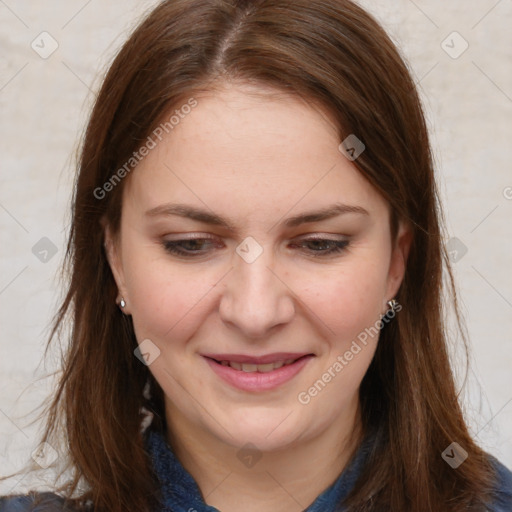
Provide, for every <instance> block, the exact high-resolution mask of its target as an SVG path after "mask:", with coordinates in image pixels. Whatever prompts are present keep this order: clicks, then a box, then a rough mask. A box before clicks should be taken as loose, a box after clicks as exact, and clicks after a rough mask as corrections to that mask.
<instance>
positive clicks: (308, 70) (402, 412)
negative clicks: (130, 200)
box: [44, 0, 493, 512]
mask: <svg viewBox="0 0 512 512" xmlns="http://www.w3.org/2000/svg"><path fill="white" fill-rule="evenodd" d="M224 80H234V81H240V82H251V83H255V84H261V85H265V86H272V87H273V88H275V89H276V90H280V91H284V92H287V93H289V94H296V95H299V96H301V97H303V98H307V99H309V100H311V101H312V102H316V103H317V104H319V105H322V106H323V107H324V108H325V109H326V110H327V111H328V112H329V113H331V114H332V115H333V116H334V119H335V120H337V123H338V128H339V137H340V142H341V141H342V140H343V139H344V138H345V137H346V136H348V135H349V134H351V133H353V134H356V136H357V137H358V138H359V139H361V140H362V141H363V142H364V144H365V145H366V150H365V151H364V152H363V153H362V154H361V156H360V157H359V158H358V159H357V160H356V161H355V162H354V163H355V165H356V166H357V168H358V169H359V171H360V172H361V173H362V174H363V175H364V176H365V177H366V178H367V179H368V181H369V182H370V183H371V184H372V185H373V186H374V187H375V188H376V189H377V190H378V191H379V192H380V193H381V194H382V196H383V197H384V198H385V199H386V200H387V201H388V202H389V205H390V207H391V210H392V212H394V215H395V218H401V219H405V220H407V221H408V222H409V223H410V225H411V227H412V231H413V241H412V246H411V249H410V253H409V258H408V263H407V269H406V273H405V277H404V280H403V283H402V286H401V288H400V290H399V292H398V295H397V299H398V301H399V303H400V304H401V305H403V309H402V311H401V313H400V314H399V315H397V317H396V318H395V320H394V321H393V322H392V323H391V324H390V325H388V326H386V328H385V329H384V330H383V331H382V333H381V340H380V342H379V344H378V348H377V352H376V354H375V357H374V359H373V361H372V363H371V365H370V367H369V369H368V372H367V374H366V376H365V377H364V380H363V382H362V385H361V388H360V400H361V405H362V412H363V425H364V428H365V430H366V431H370V430H372V431H373V432H374V433H375V436H376V442H375V444H374V446H373V448H372V451H371V453H370V455H369V461H368V463H367V464H366V466H365V468H364V474H363V475H362V476H361V478H360V479H359V480H358V483H357V485H356V487H355V489H354V490H353V492H352V493H351V495H350V497H349V501H348V505H349V510H350V511H359V512H362V511H377V510H378V511H381V510H400V511H405V510H407V511H411V512H420V511H436V512H438V511H439V510H444V509H445V508H446V506H447V504H448V503H449V508H450V510H451V511H453V512H462V511H468V510H475V511H476V510H481V509H483V503H485V502H486V500H487V499H488V498H489V493H490V488H491V486H492V479H493V471H492V467H491V465H490V463H489V461H488V459H487V456H486V454H485V453H484V452H483V451H482V450H481V449H480V448H479V447H478V446H477V445H476V444H475V443H474V442H473V440H472V439H471V437H470V434H469V433H468V429H467V427H466V424H465V421H464V418H463V414H462V411H461V408H460V405H459V403H458V396H457V392H456V388H455V384H454V379H453V375H452V370H451V368H450V364H449V357H448V353H447V340H446V337H445V331H444V325H443V317H444V308H443V304H442V295H441V294H442V289H443V287H442V285H443V282H442V281H443V280H442V273H443V263H444V265H445V268H446V269H447V270H448V272H447V275H448V285H449V287H448V288H449V289H450V290H451V292H452V293H453V302H454V306H455V309H456V308H457V304H456V298H455V292H454V290H453V281H452V277H451V272H450V265H449V261H448V260H447V258H446V254H445V251H444V246H443V238H442V229H441V225H442V224H441V221H442V217H441V212H440V207H439V202H438V195H437V190H436V184H435V181H434V171H433V163H432V157H431V153H430V146H429V140H428V135H427V129H426V126H425V120H424V116H423V113H422V108H421V105H420V101H419V98H418V95H417V91H416V88H415V85H414V82H413V81H412V79H411V77H410V75H409V72H408V70H407V67H406V65H405V64H404V62H403V60H402V58H401V57H400V55H399V53H398V51H397V49H396V48H395V46H394V45H393V43H392V42H391V40H390V39H389V38H388V36H387V35H386V34H385V32H384V31H383V29H382V28H381V27H380V26H379V25H378V24H377V22H376V21H375V20H374V19H373V18H372V17H371V16H370V15H369V14H367V13H366V12H365V11H364V10H363V9H361V8H360V7H358V6H357V5H356V4H355V3H353V2H352V1H349V0H293V1H292V0H262V1H243V0H240V1H238V0H215V1H213V0H172V1H165V2H162V3H161V4H160V5H159V6H158V7H157V8H156V9H155V10H154V11H153V12H152V13H150V15H149V16H148V17H147V18H146V19H145V20H144V21H143V22H142V23H141V24H140V25H139V26H138V28H137V29H136V30H135V32H134V33H133V35H132V36H131V37H130V38H129V40H128V41H127V42H126V43H125V45H124V46H123V48H122V49H121V51H120V52H119V54H118V55H117V57H116V58H115V60H114V62H113V64H112V66H111V67H110V70H109V72H108V74H107V76H106V78H105V80H104V82H103V85H102V87H101V90H100V92H99V95H98V97H97V100H96V103H95V106H94V109H93V111H92V115H91V117H90V121H89V124H88V127H87V131H86V133H85V137H84V140H83V145H82V149H81V158H80V165H79V173H78V177H77V182H76V189H75V196H74V204H73V221H72V225H71V232H70V237H69V245H68V249H67V258H68V264H69V269H70V272H71V282H70V285H69V290H68V293H67V296H66V298H65V300H64V302H63V304H62V307H61V308H60V310H59V314H58V317H57V319H56V322H55V327H54V330H53V333H52V338H55V337H56V335H57V333H58V332H59V328H60V327H61V326H62V325H63V324H64V322H65V320H66V318H68V317H69V318H70V319H71V321H72V332H71V335H70V342H69V349H68V350H67V353H66V354H65V358H64V362H63V374H62V378H61V380H60V383H59V386H58V389H57V392H56V395H55V397H54V399H53V401H52V403H51V405H50V409H49V415H48V423H47V429H46V434H45V436H44V440H51V439H52V438H57V437H58V436H64V437H65V439H66V440H67V442H68V448H69V460H70V468H71V469H72V470H73V479H72V481H71V482H70V485H69V486H68V487H66V489H65V490H66V492H67V493H68V495H72V494H73V493H75V496H77V494H76V493H77V489H78V487H77V486H78V484H79V482H80V481H81V480H83V481H84V482H85V483H86V484H87V487H86V490H85V491H82V492H81V498H82V499H83V500H86V499H89V500H92V501H93V502H94V504H95V508H96V510H97V511H109V512H117V511H119V512H121V511H124V510H137V511H139V512H144V511H149V510H151V508H152V507H154V506H155V503H156V501H155V500H157V499H158V485H157V482H156V481H155V478H154V475H153V474H152V472H151V465H150V460H149V458H148V457H147V455H146V453H145V451H144V446H143V438H142V436H141V433H140V423H141V414H140V410H141V407H143V406H145V407H146V408H150V409H152V410H153V412H154V413H155V422H154V424H153V425H152V427H151V428H160V429H164V428H165V423H164V411H163V402H162V390H161V388H159V386H158V384H157V383H156V381H155V380H154V379H152V377H151V374H150V372H149V371H148V368H147V367H145V366H144V365H142V364H140V362H139V361H138V360H137V359H136V358H135V357H134V355H133V350H134V348H135V347H136V346H137V342H136V339H135V336H134V332H133V328H132V324H131V320H130V319H129V318H127V317H125V316H124V315H123V314H122V313H121V312H120V311H119V309H118V307H117V306H116V304H115V300H116V295H117V288H116V284H115V282H114V279H113V276H112V273H111V270H110V267H109V264H108V262H107V259H106V254H105V249H104V246H103V242H104V232H103V225H104V224H103V221H105V222H107V223H108V225H109V226H110V228H111V230H112V232H113V233H116V232H117V231H118V229H119V224H120V215H121V206H122V190H123V184H124V182H125V180H126V179H129V177H128V178H126V179H125V180H121V181H120V182H119V183H118V184H117V185H116V186H115V187H113V189H112V190H111V191H109V193H108V194H105V196H104V197H102V198H101V199H98V197H97V195H98V194H97V193H96V194H95V190H97V189H98V187H102V186H103V184H104V183H106V182H108V181H109V179H111V177H112V175H113V173H114V172H115V171H116V170H117V169H119V168H120V167H121V166H123V164H124V163H125V162H126V161H128V160H129V159H130V157H131V156H132V155H133V152H134V151H136V150H137V149H138V148H139V147H140V146H141V144H143V142H144V141H145V139H146V138H147V137H148V135H149V134H150V133H151V132H152V130H154V129H155V127H156V126H157V125H158V122H159V121H160V120H161V116H162V115H163V114H164V113H166V112H169V111H170V109H171V108H175V107H176V106H178V105H179V104H180V102H182V101H183V98H185V99H186V98H190V97H192V96H193V95H194V94H196V93H197V92H199V91H202V90H206V91H208V90H211V89H212V88H213V87H214V86H215V84H216V83H221V82H222V81H224ZM135 172H136V171H135ZM148 381H149V382H150V385H151V389H152V396H153V399H152V402H151V403H148V401H147V400H146V399H145V398H144V396H143V390H144V386H145V385H146V383H147V382H148ZM454 441H456V442H457V443H459V444H460V445H461V446H462V447H463V448H464V449H465V450H466V451H467V452H468V454H469V457H468V458H467V460H466V461H465V462H464V463H463V464H462V465H461V466H460V467H459V468H458V469H456V470H454V469H452V468H451V467H450V466H449V465H448V464H447V463H446V462H445V461H444V460H443V459H442V457H441V453H442V452H443V450H444V449H445V448H446V447H447V446H448V445H450V444H451V443H452V442H454ZM61 490H63V489H61ZM79 494H80V493H79Z"/></svg>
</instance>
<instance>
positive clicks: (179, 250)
mask: <svg viewBox="0 0 512 512" xmlns="http://www.w3.org/2000/svg"><path fill="white" fill-rule="evenodd" d="M205 241H211V242H213V239H210V238H187V239H183V240H172V241H170V240H165V241H163V242H162V245H163V246H164V249H165V250H166V251H167V252H169V253H171V254H174V255H176V256H183V257H186V258H194V257H198V256H202V255H203V254H204V253H201V252H200V251H190V250H186V249H185V250H184V249H183V247H182V246H183V245H184V244H187V243H190V242H192V243H194V242H205ZM314 242H317V243H320V244H321V245H325V244H332V245H331V248H330V249H328V250H326V251H314V250H310V251H309V254H310V255H312V256H313V257H315V258H325V257H327V256H333V255H335V254H339V253H342V252H343V251H345V249H346V248H347V247H348V245H349V241H348V240H333V239H329V238H309V239H304V240H301V241H300V243H294V244H293V246H297V245H299V246H300V245H302V244H305V243H314Z"/></svg>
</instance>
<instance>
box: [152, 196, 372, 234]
mask: <svg viewBox="0 0 512 512" xmlns="http://www.w3.org/2000/svg"><path fill="white" fill-rule="evenodd" d="M348 213H355V214H359V215H370V214H369V212H368V210H366V209H365V208H363V207H361V206H355V205H348V204H343V203H336V204H333V205H331V206H328V207H326V208H322V209H320V210H314V211H309V212H304V213H301V214H299V215H295V216H293V217H289V218H288V219H286V220H285V221H284V223H283V224H284V226H286V227H288V228H293V227H297V226H300V225H301V224H308V223H312V222H320V221H322V220H328V219H332V218H334V217H337V216H339V215H343V214H348ZM168 215H177V216H179V217H185V218H188V219H192V220H196V221H198V222H203V223H205V224H211V225H214V226H220V227H223V228H226V229H228V230H230V231H234V232H235V231H237V229H236V227H235V226H233V224H231V223H230V222H229V221H228V220H227V219H225V218H224V217H222V216H220V215H217V214H215V213H213V212H210V211H207V210H203V209H201V208H197V207H195V206H189V205H186V204H179V203H176V204H173V203H169V204H163V205H160V206H156V207H155V208H152V209H151V210H148V211H147V212H146V216H147V217H158V216H168Z"/></svg>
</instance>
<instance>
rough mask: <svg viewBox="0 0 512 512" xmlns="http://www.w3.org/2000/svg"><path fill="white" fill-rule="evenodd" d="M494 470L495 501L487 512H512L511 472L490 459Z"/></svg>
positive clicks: (492, 458) (493, 459)
mask: <svg viewBox="0 0 512 512" xmlns="http://www.w3.org/2000/svg"><path fill="white" fill-rule="evenodd" d="M490 459H491V462H492V464H493V466H494V469H495V470H496V486H495V489H494V495H495V499H494V501H493V503H492V506H491V508H490V510H489V512H510V511H511V510H512V472H511V471H510V470H509V469H508V468H507V467H505V466H504V465H503V464H502V463H501V462H500V461H498V460H497V459H496V458H494V457H492V456H491V457H490Z"/></svg>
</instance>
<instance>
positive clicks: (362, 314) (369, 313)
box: [301, 261, 386, 342]
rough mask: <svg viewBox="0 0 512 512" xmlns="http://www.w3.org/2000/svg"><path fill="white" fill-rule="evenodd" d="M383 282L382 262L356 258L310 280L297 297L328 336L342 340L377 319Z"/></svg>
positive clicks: (352, 336) (382, 295)
mask: <svg viewBox="0 0 512 512" xmlns="http://www.w3.org/2000/svg"><path fill="white" fill-rule="evenodd" d="M385 284H386V273H385V268H384V266H383V265H382V264H379V263H370V262H369V263H368V264H364V262H361V261H360V262H358V263H357V264H350V265H348V264H347V265H346V266H345V267H340V268H339V269H337V270H336V271H333V272H331V273H330V274H327V275H324V276H323V278H322V279H319V278H318V276H315V279H310V280H309V281H308V282H307V284H306V286H305V288H304V289H303V293H302V297H301V298H302V299H303V300H304V303H305V304H306V305H307V306H308V307H309V308H310V309H311V310H312V311H313V312H314V313H315V314H316V315H317V316H318V318H319V319H321V321H322V322H323V323H324V325H325V327H326V328H327V329H328V333H329V334H328V337H330V338H334V339H336V340H340V341H341V342H346V341H347V339H348V338H350V339H352V338H354V337H355V336H357V334H359V333H360V332H361V331H362V330H364V329H365V328H366V327H368V326H369V325H372V324H373V323H375V322H376V321H377V320H378V319H379V315H380V313H382V312H383V311H382V308H383V305H382V304H383V299H384V293H385Z"/></svg>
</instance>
